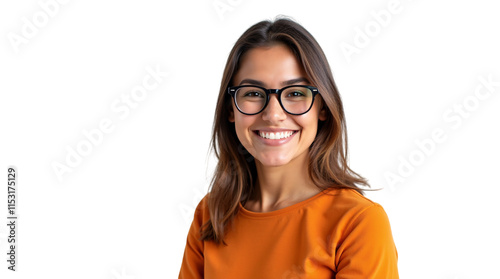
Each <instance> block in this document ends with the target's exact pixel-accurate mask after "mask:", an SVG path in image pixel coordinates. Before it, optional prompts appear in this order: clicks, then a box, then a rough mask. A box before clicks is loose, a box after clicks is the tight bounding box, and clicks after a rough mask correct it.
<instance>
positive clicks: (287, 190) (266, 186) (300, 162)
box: [247, 152, 320, 212]
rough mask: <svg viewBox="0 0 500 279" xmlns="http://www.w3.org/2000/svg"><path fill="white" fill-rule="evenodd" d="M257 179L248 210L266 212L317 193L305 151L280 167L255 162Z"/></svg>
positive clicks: (317, 189) (318, 190)
mask: <svg viewBox="0 0 500 279" xmlns="http://www.w3.org/2000/svg"><path fill="white" fill-rule="evenodd" d="M255 163H256V168H257V174H258V181H257V185H255V187H256V191H255V194H254V196H253V197H252V198H251V201H250V203H249V206H248V207H247V208H248V209H249V210H252V211H257V212H268V211H273V210H278V209H280V208H284V207H287V206H290V205H293V204H295V203H297V202H301V201H303V200H305V199H308V198H310V197H312V196H314V195H316V194H317V193H319V192H320V189H319V188H318V187H316V186H315V185H314V183H313V182H312V180H311V178H310V177H309V172H308V165H309V155H308V152H304V153H303V154H302V155H300V156H299V157H297V158H295V159H293V160H292V161H290V162H289V163H288V164H286V165H283V166H276V167H269V166H263V165H262V164H261V163H260V162H259V161H256V162H255Z"/></svg>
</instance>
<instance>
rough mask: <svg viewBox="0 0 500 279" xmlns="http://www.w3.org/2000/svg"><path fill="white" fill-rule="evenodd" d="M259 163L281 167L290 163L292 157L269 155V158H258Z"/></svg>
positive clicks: (265, 165)
mask: <svg viewBox="0 0 500 279" xmlns="http://www.w3.org/2000/svg"><path fill="white" fill-rule="evenodd" d="M256 159H257V160H258V161H259V163H260V164H261V165H262V166H264V167H279V166H284V165H286V164H288V163H290V158H288V157H284V158H279V157H267V158H262V157H261V158H256Z"/></svg>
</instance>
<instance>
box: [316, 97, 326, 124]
mask: <svg viewBox="0 0 500 279" xmlns="http://www.w3.org/2000/svg"><path fill="white" fill-rule="evenodd" d="M318 119H319V120H321V121H325V120H326V104H325V102H324V101H323V98H321V110H320V111H319V115H318Z"/></svg>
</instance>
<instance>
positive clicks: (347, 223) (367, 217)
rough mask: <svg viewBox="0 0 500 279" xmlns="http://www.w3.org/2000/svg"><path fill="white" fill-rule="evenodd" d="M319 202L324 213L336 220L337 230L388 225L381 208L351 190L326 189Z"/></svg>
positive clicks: (385, 215)
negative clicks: (362, 225) (359, 226)
mask: <svg viewBox="0 0 500 279" xmlns="http://www.w3.org/2000/svg"><path fill="white" fill-rule="evenodd" d="M319 202H320V203H321V207H322V208H323V210H324V211H325V212H324V213H326V214H328V215H329V216H330V218H332V217H333V218H334V219H336V220H335V221H336V223H337V226H338V228H342V229H343V230H345V231H349V230H352V229H353V227H355V226H357V225H359V224H360V223H364V224H366V225H372V226H376V227H381V225H382V226H384V225H387V226H388V225H389V221H388V217H387V214H386V212H385V210H384V209H383V207H382V206H381V205H380V204H378V203H376V202H374V201H372V200H370V199H368V198H367V197H365V196H363V195H361V194H360V193H359V192H357V191H356V190H353V189H328V190H327V191H326V193H325V195H324V196H323V198H322V199H321V200H320V201H319ZM334 216H335V217H334Z"/></svg>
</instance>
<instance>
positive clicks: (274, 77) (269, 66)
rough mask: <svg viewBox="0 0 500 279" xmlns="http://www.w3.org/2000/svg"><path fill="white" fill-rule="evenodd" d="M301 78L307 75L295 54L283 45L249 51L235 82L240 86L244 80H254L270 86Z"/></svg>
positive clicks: (243, 59) (234, 79) (235, 77)
mask: <svg viewBox="0 0 500 279" xmlns="http://www.w3.org/2000/svg"><path fill="white" fill-rule="evenodd" d="M301 77H303V78H305V77H306V75H305V72H304V70H303V68H302V65H301V64H300V63H299V61H298V60H297V58H296V57H295V55H294V54H293V52H292V51H291V50H290V49H289V48H288V47H286V46H285V45H283V44H276V45H272V46H269V47H258V48H253V49H251V50H249V51H247V52H246V53H245V54H244V55H243V57H242V58H241V61H240V67H239V69H238V72H237V73H236V75H235V76H234V78H233V81H234V85H238V84H240V82H241V81H242V80H243V79H253V80H258V81H261V82H262V83H264V84H266V85H269V86H270V85H273V84H278V83H281V82H283V81H286V80H291V79H297V78H301Z"/></svg>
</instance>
